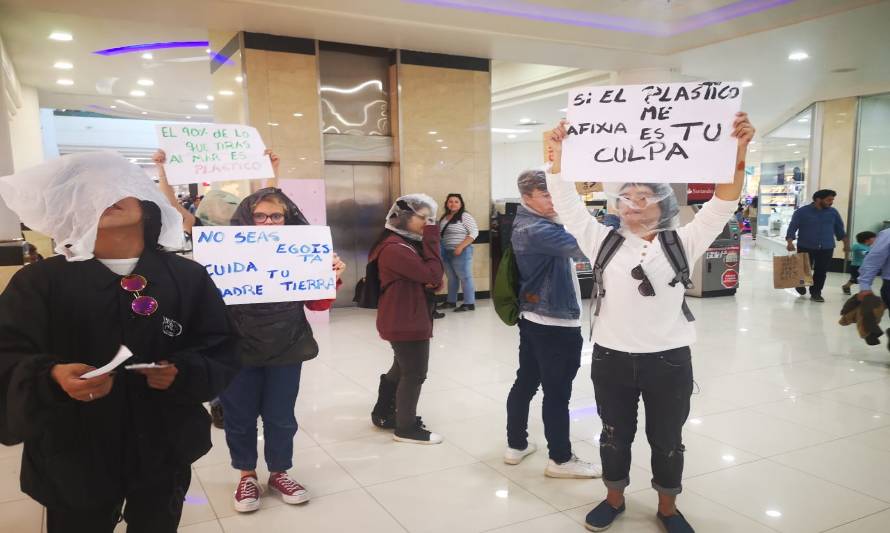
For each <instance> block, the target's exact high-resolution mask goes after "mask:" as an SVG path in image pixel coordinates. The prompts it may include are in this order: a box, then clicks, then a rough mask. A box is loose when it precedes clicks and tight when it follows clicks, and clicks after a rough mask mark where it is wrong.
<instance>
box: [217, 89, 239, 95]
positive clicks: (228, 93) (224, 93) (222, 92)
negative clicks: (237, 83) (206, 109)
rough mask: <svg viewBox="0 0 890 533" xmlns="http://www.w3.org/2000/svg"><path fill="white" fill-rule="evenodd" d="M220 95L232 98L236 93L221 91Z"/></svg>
mask: <svg viewBox="0 0 890 533" xmlns="http://www.w3.org/2000/svg"><path fill="white" fill-rule="evenodd" d="M219 94H220V95H222V96H232V95H233V94H235V91H230V90H228V89H223V90H221V91H219Z"/></svg>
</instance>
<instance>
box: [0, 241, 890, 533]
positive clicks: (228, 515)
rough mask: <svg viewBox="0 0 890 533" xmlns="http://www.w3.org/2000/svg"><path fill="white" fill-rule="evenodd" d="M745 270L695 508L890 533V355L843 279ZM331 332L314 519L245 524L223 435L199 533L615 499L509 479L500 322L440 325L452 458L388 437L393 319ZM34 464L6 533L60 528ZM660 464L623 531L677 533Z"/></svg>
mask: <svg viewBox="0 0 890 533" xmlns="http://www.w3.org/2000/svg"><path fill="white" fill-rule="evenodd" d="M745 257H746V259H745V261H744V263H743V266H742V278H741V282H742V285H741V288H740V290H739V293H738V295H737V296H736V297H734V298H717V299H710V300H692V301H691V302H690V303H691V305H692V307H693V311H694V312H695V314H696V316H697V317H698V329H699V333H700V342H699V343H698V345H697V346H696V347H695V349H694V364H695V375H696V381H697V383H698V385H699V387H698V389H700V392H698V394H696V395H695V396H694V399H693V408H692V409H693V413H692V416H691V418H690V420H689V423H688V424H687V427H686V437H685V440H686V448H687V452H686V476H685V478H686V479H685V481H684V485H685V490H684V493H683V495H682V496H681V498H680V509H681V510H682V511H683V512H684V514H685V515H686V516H687V517H688V518H689V520H690V521H691V523H692V524H693V525H694V526H695V527H696V529H697V530H698V531H700V532H704V533H710V532H715V533H730V532H738V533H756V532H766V531H783V532H820V531H832V532H835V533H852V532H857V533H869V532H871V533H877V532H887V531H890V483H888V482H887V480H888V479H890V371H888V362H890V353H888V351H887V349H886V345H882V346H878V347H868V346H866V344H865V343H864V342H863V341H861V340H860V339H859V338H858V337H857V336H856V332H855V331H854V330H853V329H852V328H841V327H840V326H838V325H837V318H838V314H839V309H840V306H841V303H842V301H843V298H844V297H843V295H842V294H841V291H840V289H839V286H840V284H841V283H843V278H842V277H841V276H840V275H832V276H831V277H830V279H829V284H830V288H829V289H827V290H826V291H825V297H826V300H827V303H825V304H821V305H820V304H815V303H812V302H810V301H809V300H808V299H806V298H800V297H798V296H797V295H796V294H795V293H794V291H777V290H773V289H772V288H771V286H772V273H771V272H772V266H771V262H770V255H769V253H768V252H763V251H761V250H752V248H751V243H750V242H748V241H746V242H745ZM316 330H317V335H318V337H319V342H320V343H321V346H322V351H321V355H320V356H319V357H318V359H316V360H315V361H312V362H311V363H308V364H307V365H306V366H305V369H304V372H303V382H302V388H301V391H300V399H299V402H298V404H297V415H298V419H299V421H300V426H301V429H300V432H299V433H298V435H297V438H296V452H295V457H294V464H295V465H296V466H295V468H294V470H293V474H294V477H296V478H297V479H298V480H299V481H301V482H302V483H304V484H305V485H306V486H307V487H308V488H309V489H310V490H311V491H312V493H313V495H314V499H313V500H312V502H311V503H309V504H308V505H305V506H302V507H290V506H286V505H284V504H283V503H282V502H281V501H280V500H279V499H277V498H276V497H274V496H269V497H267V498H265V499H264V500H263V508H262V509H261V510H260V511H259V512H257V513H255V514H253V515H237V514H236V513H235V512H234V511H233V510H232V506H231V503H230V498H231V492H232V490H233V488H234V483H235V481H236V479H237V474H236V472H235V471H233V470H232V469H231V468H230V467H229V465H228V452H227V450H226V447H225V441H224V437H223V434H222V432H221V431H219V430H214V433H213V441H214V449H213V450H212V451H211V452H210V453H209V454H208V455H207V456H206V457H204V458H202V459H201V460H200V461H199V462H198V463H197V464H196V465H195V473H196V475H195V476H194V477H193V483H192V488H191V491H190V492H189V495H188V498H187V502H186V506H185V507H186V511H185V514H184V516H183V522H182V528H181V530H180V531H183V532H189V533H217V532H222V531H225V532H227V533H234V532H250V533H256V532H259V531H304V532H312V533H322V532H337V533H339V532H346V531H362V532H364V533H383V532H403V531H410V532H423V533H434V532H448V533H455V532H464V531H466V532H475V531H479V532H481V531H498V532H512V533H537V532H545V531H546V532H553V533H564V532H565V533H568V532H580V531H583V527H582V525H581V523H582V522H583V519H584V515H585V514H586V513H587V512H588V511H589V510H590V508H591V507H592V506H593V505H594V504H596V503H597V502H599V501H600V500H601V499H602V497H603V495H604V493H605V490H604V488H603V485H602V483H601V482H599V481H568V480H552V479H547V478H545V477H544V476H543V470H544V466H545V462H546V461H545V459H546V453H545V452H544V451H539V452H538V453H536V454H535V455H534V456H532V457H530V458H529V459H527V460H526V461H525V462H524V463H523V464H522V465H520V466H513V467H511V466H506V465H504V464H503V463H502V462H501V460H500V455H501V453H502V452H503V447H504V425H505V412H504V402H505V398H506V394H507V391H508V390H509V388H510V385H511V382H512V378H513V374H514V371H515V368H514V365H515V360H516V346H517V334H516V330H515V329H513V328H507V327H505V326H503V325H502V324H501V323H500V322H499V321H498V319H497V317H496V316H495V314H494V312H493V311H492V309H491V306H490V304H489V303H487V302H486V303H481V304H480V305H479V306H478V309H477V311H475V312H474V313H463V314H457V315H455V314H448V316H447V317H446V318H445V319H443V320H440V321H437V322H436V337H435V339H434V343H433V355H432V362H431V365H430V376H429V380H428V381H427V383H426V385H425V387H424V394H423V397H422V400H421V405H420V414H422V415H423V417H424V420H425V421H426V422H427V424H428V425H429V426H430V427H431V428H432V429H434V430H435V431H437V432H441V433H442V434H444V435H445V438H446V441H445V443H444V444H443V445H441V446H432V447H421V446H412V445H406V444H396V443H393V442H392V440H391V439H390V435H389V434H388V433H386V432H383V431H380V430H378V429H376V428H374V427H373V426H372V425H371V424H370V420H369V412H370V409H371V405H372V404H373V402H374V397H375V393H376V387H377V376H378V375H379V374H380V373H381V371H383V370H384V369H385V368H386V367H387V366H388V364H389V362H390V360H391V352H390V350H389V347H388V346H387V345H386V344H385V343H384V342H383V341H381V340H379V339H378V338H377V335H376V331H375V329H374V313H373V312H371V311H362V310H336V311H335V312H334V313H333V321H332V323H331V324H330V326H329V327H318V328H316ZM589 371H590V361H589V355H588V356H587V358H586V360H585V364H584V365H583V366H582V368H581V370H580V371H579V373H578V378H577V379H576V381H575V387H574V398H573V400H572V437H573V440H574V442H575V444H574V447H575V451H576V453H577V454H578V455H579V456H581V457H582V458H585V459H595V458H596V457H597V454H598V452H597V434H598V432H599V429H600V425H599V419H598V417H597V414H596V406H595V403H594V400H593V388H592V385H591V383H590V379H589ZM535 410H536V411H537V412H536V413H535V414H534V418H533V420H532V423H531V429H530V433H531V434H532V436H533V438H534V439H535V440H536V441H537V442H538V443H539V444H541V445H543V444H544V443H545V440H544V436H543V426H542V423H541V419H540V397H538V398H536V400H535ZM641 418H642V417H641ZM259 444H261V443H259ZM19 454H20V449H19V448H0V532H3V533H7V532H15V533H20V532H21V533H24V532H28V533H32V532H33V533H38V532H39V531H41V524H42V514H43V513H42V509H41V508H40V506H38V505H36V504H34V503H33V502H30V501H29V500H28V499H27V498H25V497H24V495H22V494H21V493H20V492H19V490H18V463H19ZM648 457H649V447H648V445H647V444H646V441H645V434H644V433H643V432H642V427H641V431H640V433H639V434H638V436H637V442H636V444H635V449H634V458H633V467H632V472H631V478H632V484H631V486H630V488H629V494H628V506H627V512H626V513H625V515H624V516H623V517H622V518H621V519H620V520H619V521H618V522H616V524H615V525H614V526H613V528H612V529H611V531H614V532H616V533H620V532H634V533H641V532H657V531H661V529H660V526H658V525H657V524H656V521H655V520H654V514H655V494H654V492H653V491H652V489H651V488H650V486H649V478H650V477H651V475H650V467H649V460H648ZM261 477H262V479H261V481H262V482H265V480H266V475H265V474H261ZM121 531H123V529H121Z"/></svg>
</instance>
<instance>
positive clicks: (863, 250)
mask: <svg viewBox="0 0 890 533" xmlns="http://www.w3.org/2000/svg"><path fill="white" fill-rule="evenodd" d="M877 237H878V235H877V234H876V233H875V232H873V231H861V232H859V233H857V234H856V244H854V245H853V248H852V252H851V255H850V266H849V272H850V281H848V282H846V283H844V285H843V287H842V289H843V291H844V294H850V287H851V286H853V285H856V284H858V283H859V267H861V266H862V262H863V261H864V260H865V256H867V255H868V252H869V251H870V250H871V246H872V244H874V243H875V239H876V238H877Z"/></svg>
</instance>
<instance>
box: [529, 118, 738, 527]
mask: <svg viewBox="0 0 890 533" xmlns="http://www.w3.org/2000/svg"><path fill="white" fill-rule="evenodd" d="M566 126H567V121H565V120H564V121H562V122H560V124H559V125H558V126H557V127H556V128H555V129H553V130H552V131H551V132H550V134H549V138H548V139H547V140H546V143H547V150H548V153H549V154H550V160H551V162H552V165H551V168H550V172H551V174H549V175H548V180H547V181H548V189H549V190H550V192H551V194H552V196H553V204H554V206H555V208H556V211H557V213H559V216H560V219H561V220H562V222H563V224H565V227H566V229H567V230H568V231H569V233H571V234H572V235H574V236H575V238H576V239H577V241H578V245H579V246H580V248H581V250H582V251H584V253H585V255H587V257H589V258H591V259H592V260H594V270H595V272H594V284H595V285H594V291H596V294H595V296H598V298H597V299H596V302H597V303H596V311H595V312H594V313H593V314H594V315H595V316H596V317H597V320H596V322H595V323H594V325H593V330H592V336H593V339H594V341H595V342H596V344H595V345H594V351H593V362H592V364H591V378H592V380H593V384H594V389H595V393H596V403H597V409H598V411H599V415H600V418H601V420H602V423H603V431H602V434H601V435H600V457H601V459H602V462H603V481H604V482H605V484H606V487H607V489H608V495H607V497H606V500H605V501H603V502H602V503H600V504H599V505H598V506H597V507H596V508H594V509H593V510H592V511H591V512H590V513H589V514H588V515H587V520H586V522H587V524H586V525H587V528H588V529H590V530H591V531H602V530H604V529H607V528H608V527H609V526H610V525H611V524H612V522H613V521H614V520H615V518H616V517H618V515H620V514H621V513H622V512H624V509H625V503H624V490H625V488H626V487H627V486H628V485H629V483H630V477H629V473H630V464H631V444H632V443H633V439H634V435H635V433H636V428H637V405H638V401H639V398H640V396H642V398H643V404H644V406H645V408H646V436H647V437H648V440H649V444H650V446H651V448H652V472H653V478H652V487H653V488H654V489H655V490H656V492H658V513H657V518H658V520H660V521H661V522H662V524H663V525H664V527H665V528H666V529H667V531H668V532H669V533H681V532H682V533H686V532H691V531H693V529H692V527H691V526H690V525H689V523H688V522H687V521H686V519H685V518H684V517H683V515H682V514H681V513H680V512H679V511H678V510H677V508H676V505H675V502H676V498H677V495H678V494H680V492H681V490H682V486H681V480H682V475H683V452H684V451H685V448H684V446H683V441H682V430H683V424H684V423H685V422H686V418H687V417H688V415H689V408H690V403H689V402H690V396H691V394H692V387H693V382H692V355H691V351H690V348H689V346H690V345H691V344H693V343H694V342H695V328H694V326H693V324H692V320H693V317H692V313H691V312H689V308H688V307H687V306H686V304H685V300H684V294H685V289H686V287H688V286H689V285H690V284H691V282H690V281H689V274H690V272H689V265H690V264H692V262H694V261H695V259H697V258H698V257H699V256H701V255H702V254H703V253H704V252H705V250H706V249H707V248H708V246H709V245H710V244H711V243H712V242H713V240H714V239H715V238H716V237H717V235H718V234H719V233H720V232H721V231H722V230H723V227H724V225H725V224H726V222H727V221H728V220H729V219H730V217H731V216H732V214H733V212H734V211H735V208H736V205H737V202H738V198H739V195H740V194H741V191H742V186H743V184H744V181H745V155H746V152H747V149H748V143H749V142H750V141H751V138H752V137H753V136H754V127H753V126H752V125H751V123H750V122H749V121H748V116H747V115H746V114H745V113H738V114H737V115H736V117H735V121H734V123H733V132H732V136H733V137H735V138H736V139H737V140H738V143H737V144H738V146H737V151H736V166H735V174H734V178H733V182H732V183H727V184H720V185H717V187H716V192H715V196H714V198H713V199H711V200H710V201H708V202H707V203H705V205H704V206H703V207H702V209H701V210H700V211H699V212H698V213H697V214H696V216H695V219H694V220H693V221H692V222H691V223H689V224H687V225H686V226H684V227H679V228H678V226H679V223H678V222H679V220H678V219H679V208H678V205H677V201H676V198H675V197H674V195H673V192H672V190H671V187H670V186H669V185H668V184H665V183H618V184H615V187H614V189H613V190H614V197H613V201H614V202H615V203H616V204H617V210H618V214H619V217H620V218H621V229H619V230H618V231H612V230H610V229H609V228H608V227H606V226H604V225H602V224H599V223H597V222H596V221H595V220H594V219H593V218H592V217H591V216H590V214H589V213H588V211H587V209H586V208H585V207H584V204H583V203H582V202H581V201H580V199H579V197H578V194H577V192H576V191H575V185H574V184H573V183H570V182H568V181H563V180H562V179H560V176H559V172H560V162H561V159H562V141H563V140H564V139H565V138H566ZM591 173H593V174H595V169H594V170H593V171H592V172H591ZM644 180H645V178H641V180H640V181H641V182H642V181H644ZM607 188H608V184H607ZM656 241H658V243H657V244H656ZM594 258H595V259H594ZM684 265H685V268H684ZM606 294H608V298H606V297H605V296H606Z"/></svg>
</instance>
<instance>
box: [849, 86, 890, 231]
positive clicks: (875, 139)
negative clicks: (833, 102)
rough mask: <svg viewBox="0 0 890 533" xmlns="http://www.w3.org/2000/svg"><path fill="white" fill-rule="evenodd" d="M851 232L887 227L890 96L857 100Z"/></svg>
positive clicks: (889, 211) (889, 220) (889, 215)
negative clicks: (857, 113)
mask: <svg viewBox="0 0 890 533" xmlns="http://www.w3.org/2000/svg"><path fill="white" fill-rule="evenodd" d="M857 139H858V142H857V148H856V152H857V153H856V170H855V179H856V182H855V184H854V188H853V209H852V214H853V217H852V218H853V223H852V227H853V231H852V232H851V233H852V235H855V234H857V233H859V232H862V231H874V232H878V231H881V230H882V229H886V228H888V227H890V94H879V95H875V96H865V97H862V98H861V99H860V100H859V130H858V132H857Z"/></svg>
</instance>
